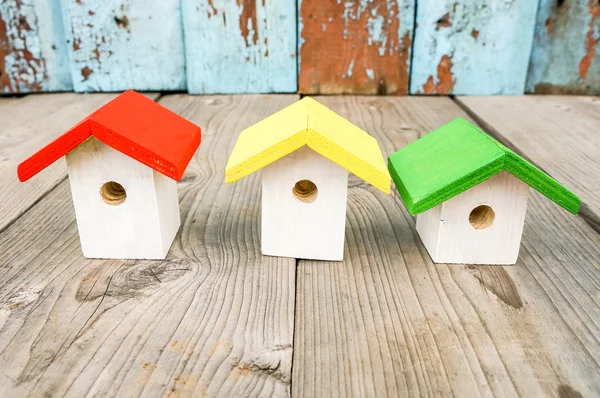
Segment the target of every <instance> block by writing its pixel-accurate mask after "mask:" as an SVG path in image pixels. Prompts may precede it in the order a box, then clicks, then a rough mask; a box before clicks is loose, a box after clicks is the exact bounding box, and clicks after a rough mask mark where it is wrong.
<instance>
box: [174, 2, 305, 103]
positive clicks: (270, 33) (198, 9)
mask: <svg viewBox="0 0 600 398" xmlns="http://www.w3.org/2000/svg"><path fill="white" fill-rule="evenodd" d="M182 15H183V27H184V37H185V50H186V61H187V65H186V66H187V78H188V91H189V92H190V93H192V94H215V93H227V94H237V93H273V92H274V93H277V92H279V93H283V92H295V91H296V90H297V57H296V3H295V2H294V1H288V0H285V1H282V0H262V1H257V0H238V1H231V0H182Z"/></svg>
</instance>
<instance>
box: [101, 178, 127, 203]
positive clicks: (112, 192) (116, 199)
mask: <svg viewBox="0 0 600 398" xmlns="http://www.w3.org/2000/svg"><path fill="white" fill-rule="evenodd" d="M100 196H101V197H102V200H103V201H104V203H106V204H109V205H111V206H117V205H120V204H121V203H123V202H125V199H127V192H125V188H123V185H121V184H119V183H118V182H114V181H109V182H106V183H104V184H103V185H102V187H101V188H100Z"/></svg>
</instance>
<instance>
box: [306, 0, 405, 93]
mask: <svg viewBox="0 0 600 398" xmlns="http://www.w3.org/2000/svg"><path fill="white" fill-rule="evenodd" d="M414 7H415V1H414V0H391V1H390V0H388V1H384V0H374V1H370V2H363V1H360V2H359V1H344V2H341V1H337V2H336V1H325V2H324V1H320V0H302V1H300V2H299V11H298V14H299V17H300V23H299V25H298V29H299V38H300V40H299V43H298V45H299V47H300V49H299V54H300V65H299V68H300V76H299V91H300V92H301V93H304V94H316V93H321V94H341V93H350V94H407V93H408V76H409V71H410V48H411V43H412V31H413V23H414Z"/></svg>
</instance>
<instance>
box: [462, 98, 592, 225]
mask: <svg viewBox="0 0 600 398" xmlns="http://www.w3.org/2000/svg"><path fill="white" fill-rule="evenodd" d="M458 102H459V103H460V104H462V105H463V106H464V107H466V108H467V109H468V110H469V111H470V112H472V113H473V114H476V118H477V120H478V121H479V123H480V124H481V125H482V126H483V127H484V129H486V130H487V131H488V132H489V133H491V134H492V135H494V136H495V137H497V138H498V139H499V140H500V141H502V142H503V143H505V144H506V145H508V146H510V147H511V148H514V149H516V150H517V152H518V153H519V154H520V155H522V156H524V157H525V158H527V159H528V160H530V161H531V162H533V163H534V164H535V165H537V166H538V167H540V168H541V169H542V170H544V171H546V172H548V173H549V174H550V175H551V176H553V177H554V178H556V179H557V180H559V181H560V182H562V183H563V184H564V185H565V186H566V187H568V188H570V189H571V190H572V191H573V192H575V193H576V194H577V195H578V196H579V197H580V198H581V200H582V207H581V213H582V215H583V216H584V217H585V218H586V219H587V221H588V222H589V223H590V224H591V225H592V226H593V227H594V228H595V229H596V230H597V231H600V200H598V194H599V193H600V136H599V135H598V126H600V100H599V99H598V98H595V97H575V96H524V97H460V98H458Z"/></svg>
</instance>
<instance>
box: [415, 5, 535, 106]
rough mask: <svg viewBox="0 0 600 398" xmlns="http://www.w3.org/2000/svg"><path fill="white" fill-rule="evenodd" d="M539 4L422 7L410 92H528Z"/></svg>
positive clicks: (471, 93) (417, 19)
mask: <svg viewBox="0 0 600 398" xmlns="http://www.w3.org/2000/svg"><path fill="white" fill-rule="evenodd" d="M536 12H537V1H515V0H503V1H496V2H489V1H486V0H469V1H466V0H462V1H461V0H456V1H449V0H445V1H436V2H419V6H418V7H417V18H416V26H417V28H416V30H415V38H414V46H413V51H414V54H413V57H412V58H413V65H412V68H411V88H410V92H411V93H428V94H450V93H452V94H466V95H494V94H521V93H523V90H524V87H525V82H526V77H527V69H528V65H529V56H530V54H531V48H532V43H533V31H534V25H535V18H536Z"/></svg>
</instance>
